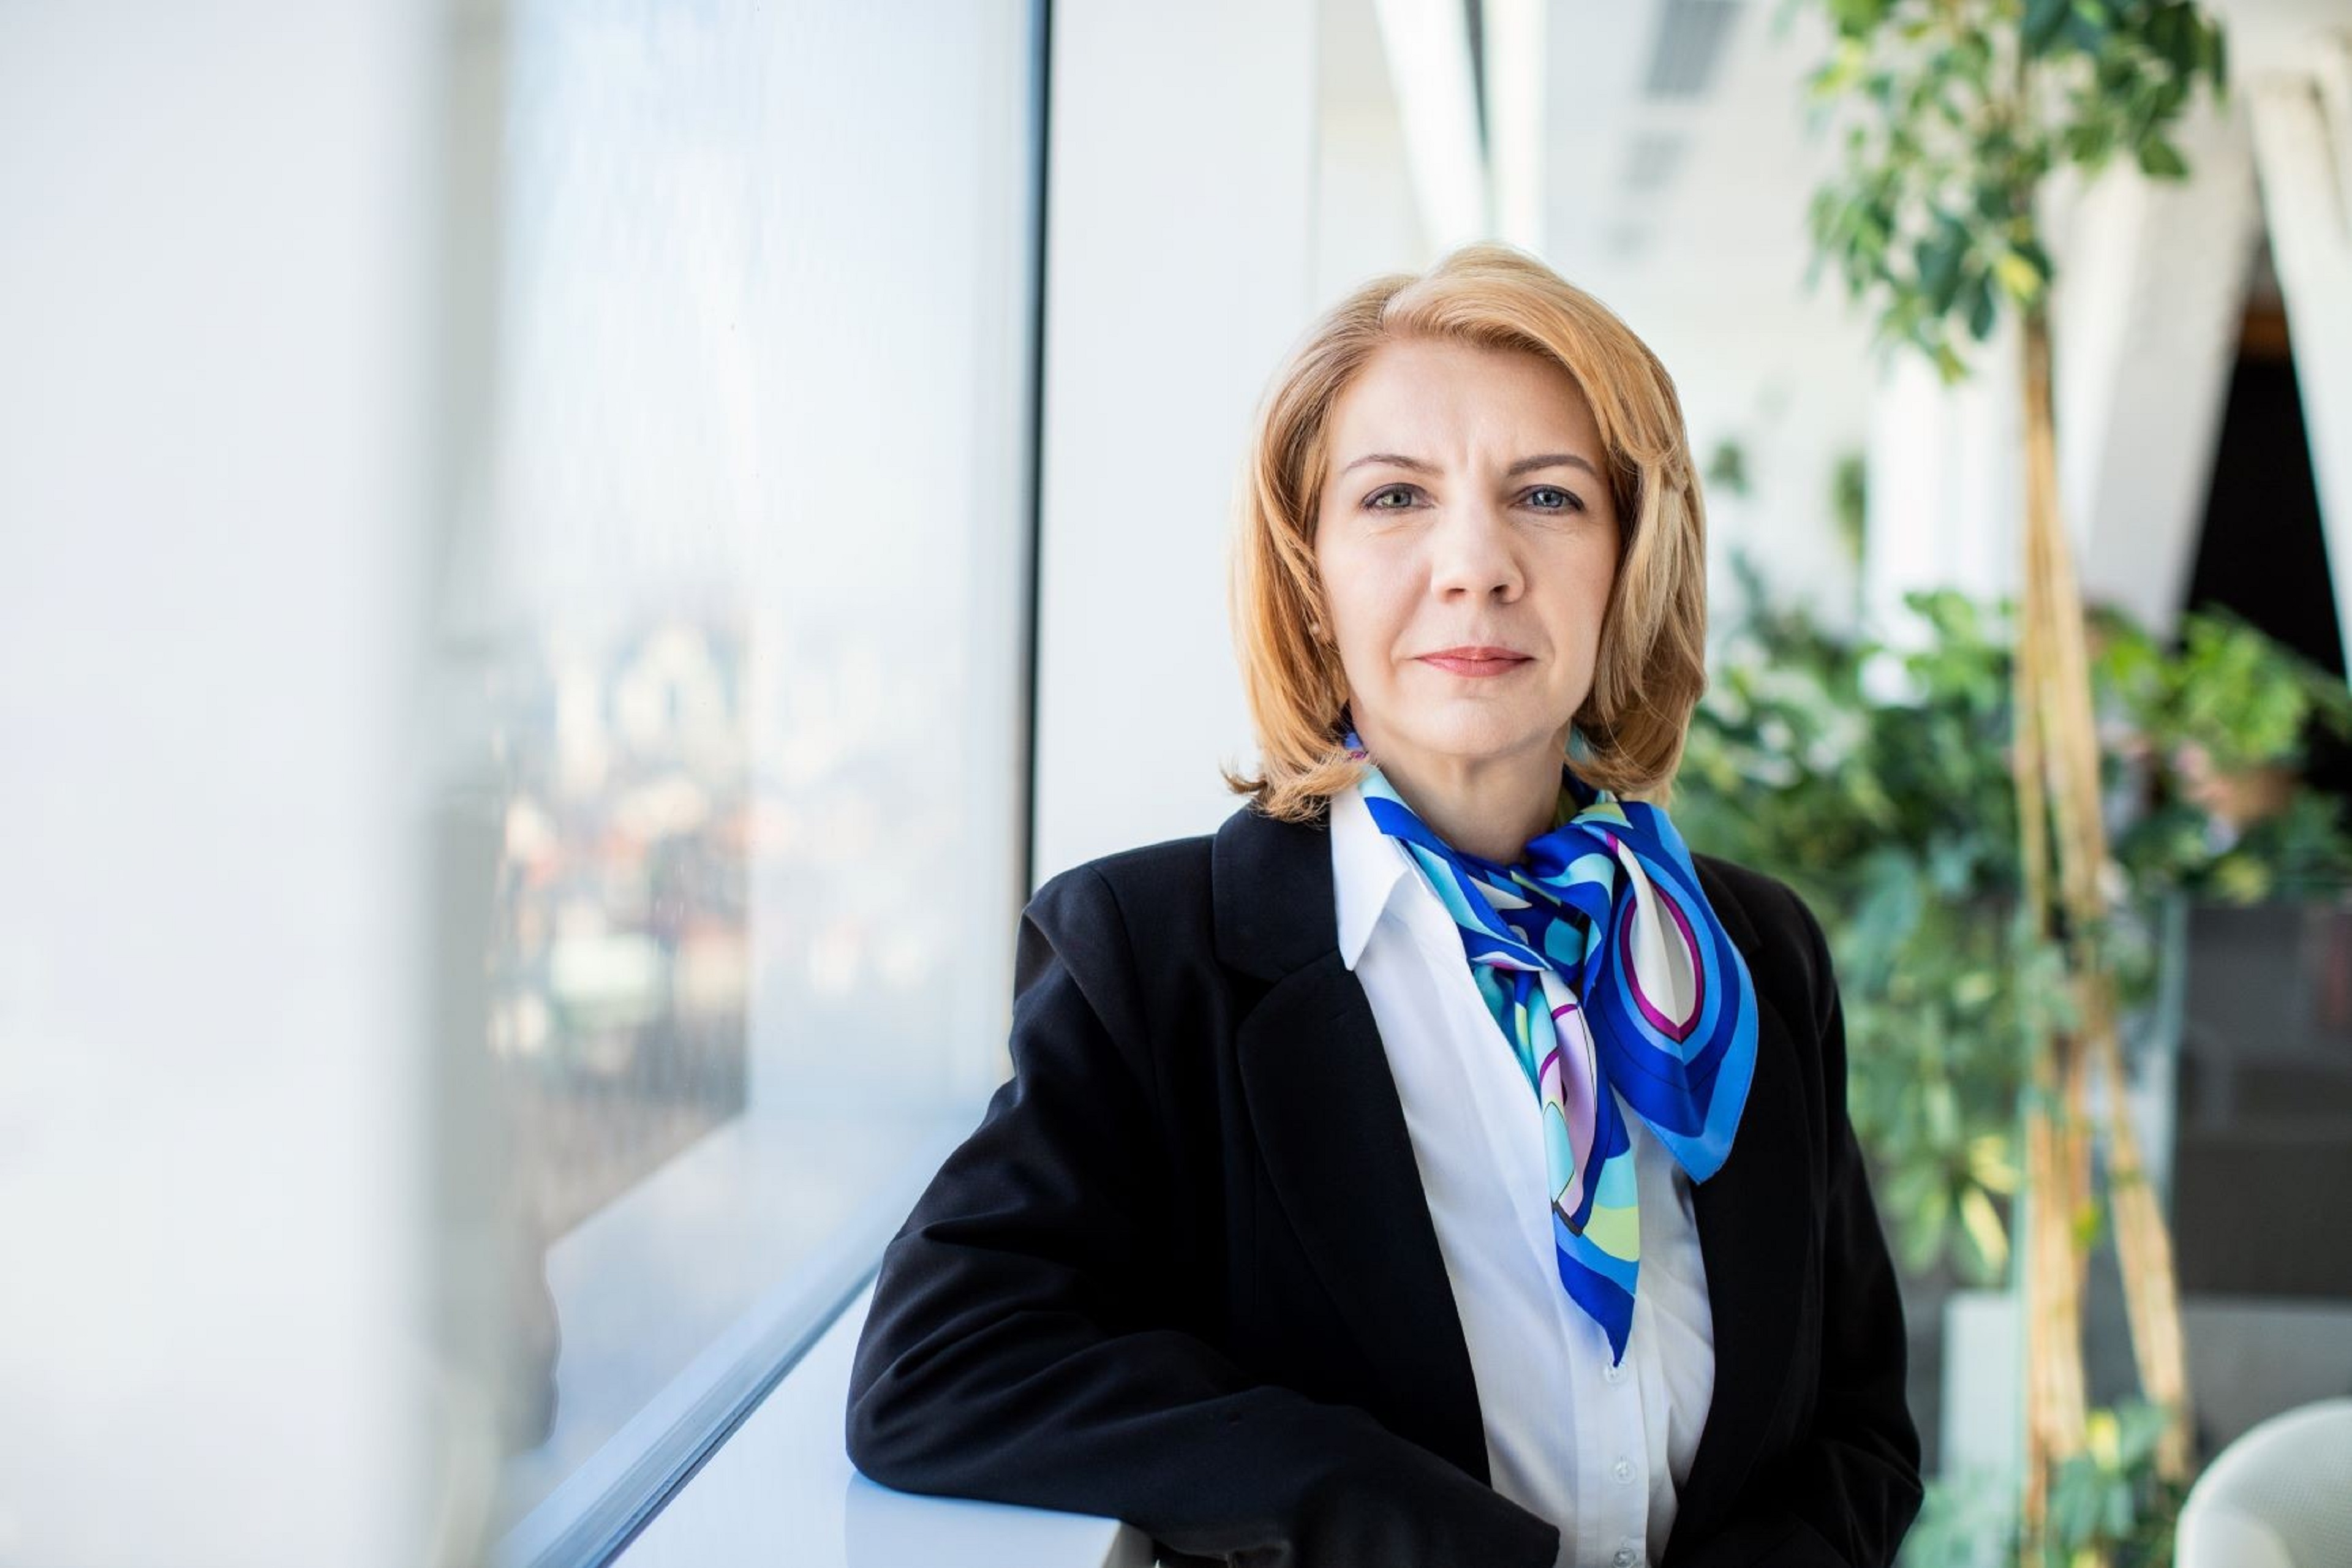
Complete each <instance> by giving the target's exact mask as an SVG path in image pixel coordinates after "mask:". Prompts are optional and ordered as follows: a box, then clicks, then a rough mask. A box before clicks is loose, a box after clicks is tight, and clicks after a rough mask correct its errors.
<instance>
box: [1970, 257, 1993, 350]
mask: <svg viewBox="0 0 2352 1568" xmlns="http://www.w3.org/2000/svg"><path fill="white" fill-rule="evenodd" d="M1963 303H1965V304H1966V306H1967V307H1968V312H1969V336H1970V337H1972V338H1974V339H1976V341H1977V342H1984V341H1985V340H1986V339H1987V338H1989V337H1990V336H1992V328H1993V321H1995V319H1996V317H1997V316H1998V314H1999V300H1997V299H1996V297H1995V295H1994V293H1993V288H1992V274H1991V273H1990V272H1988V271H1985V270H1983V269H1981V268H1979V270H1977V271H1975V272H1973V273H1971V274H1970V275H1969V282H1968V287H1967V289H1966V290H1965V291H1964V294H1963Z"/></svg>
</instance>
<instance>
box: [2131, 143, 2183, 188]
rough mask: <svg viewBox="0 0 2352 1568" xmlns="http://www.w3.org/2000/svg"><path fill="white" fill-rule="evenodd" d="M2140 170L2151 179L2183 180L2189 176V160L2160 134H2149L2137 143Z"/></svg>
mask: <svg viewBox="0 0 2352 1568" xmlns="http://www.w3.org/2000/svg"><path fill="white" fill-rule="evenodd" d="M2139 167H2140V172H2141V173H2142V174H2146V175H2147V176H2148V178H2150V179H2152V180H2185V179H2187V178H2188V177H2189V160H2188V159H2186V158H2184V157H2182V156H2181V155H2180V149H2179V148H2178V147H2175V146H2174V145H2173V144H2172V143H2171V142H2167V141H2166V140H2165V139H2164V138H2163V137H2161V136H2150V137H2149V138H2148V139H2147V141H2145V142H2141V143H2140V144H2139Z"/></svg>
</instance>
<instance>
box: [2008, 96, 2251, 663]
mask: <svg viewBox="0 0 2352 1568" xmlns="http://www.w3.org/2000/svg"><path fill="white" fill-rule="evenodd" d="M2173 139H2174V140H2175V142H2178V143H2179V145H2180V147H2181V149H2182V151H2183V152H2184V153H2186V155H2187V157H2188V160H2189V169H2190V171H2191V174H2190V177H2189V179H2188V180H2187V181H2184V182H2172V181H2158V180H2150V179H2148V178H2147V176H2145V175H2143V174H2141V173H2140V172H2139V170H2138V168H2137V166H2136V165H2135V164H2133V163H2131V162H2130V161H2129V160H2127V159H2126V160H2118V161H2117V162H2116V163H2114V164H2112V165H2110V166H2109V168H2108V170H2107V172H2106V174H2105V175H2104V177H2102V178H2101V179H2100V180H2099V181H2098V182H2097V183H2096V184H2093V185H2092V186H2091V187H2090V189H2089V190H2087V191H2086V192H2084V195H2083V199H2082V202H2081V204H2080V205H2079V206H2078V207H2077V208H2076V209H2075V211H2074V216H2073V222H2072V224H2071V226H2070V228H2069V232H2068V235H2067V244H2066V246H2065V247H2064V250H2063V254H2062V257H2061V260H2060V270H2059V276H2058V289H2057V294H2056V298H2055V300H2053V312H2054V318H2055V321H2054V326H2055V331H2056V333H2057V343H2056V345H2055V348H2054V351H2053V359H2054V362H2055V363H2054V368H2053V374H2054V376H2055V378H2056V382H2057V418H2058V468H2059V478H2060V481H2061V487H2062V491H2063V496H2064V500H2065V508H2066V517H2067V521H2068V524H2069V526H2070V528H2071V529H2072V531H2073V533H2074V539H2075V540H2076V541H2077V545H2078V548H2079V549H2080V551H2081V552H2082V553H2081V566H2080V577H2081V581H2082V584H2083V591H2084V595H2085V596H2086V597H2087V598H2089V599H2091V600H2093V601H2105V602H2108V603H2112V604H2115V605H2118V606H2119V607H2121V608H2122V609H2124V610H2126V611H2127V612H2128V613H2130V614H2131V616H2133V617H2134V618H2135V619H2137V620H2138V621H2139V622H2140V623H2141V624H2142V625H2144V626H2147V627H2148V628H2149V629H2150V630H2151V631H2152V632H2154V633H2156V634H2157V635H2158V636H2167V635H2169V633H2170V632H2171V630H2172V628H2173V626H2174V623H2175V622H2176V621H2177V620H2178V619H2179V612H2180V609H2181V599H2182V597H2183V596H2184V595H2186V594H2187V592H2188V587H2189V573H2190V571H2191V569H2192V568H2193V567H2194V566H2195V564H2196V559H2197V547H2198V541H2199V538H2200V534H2201V532H2202V531H2203V527H2204V521H2205V502H2206V498H2207V495H2208V493H2209V491H2210V489H2211V484H2212V471H2213V456H2214V451H2215V448H2216V447H2217V446H2218V444H2219V442H2220V438H2221V415H2222V410H2223V406H2224V405H2225V404H2226V403H2227V401H2228V397H2229V390H2230V376H2231V369H2232V367H2233V366H2234V365H2235V363H2236V360H2237V348H2238V336H2239V326H2240V322H2241V321H2242V318H2243V315H2244V310H2245V294H2246V279H2247V275H2248V273H2249V272H2250V271H2251V270H2252V265H2253V257H2254V248H2255V245H2256V243H2257V241H2258V239H2259V237H2260V222H2261V219H2260V215H2259V214H2258V212H2257V211H2256V205H2255V197H2254V175H2253V157H2252V142H2251V138H2250V136H2249V133H2248V131H2247V127H2246V123H2245V115H2244V111H2243V110H2242V109H2239V110H2234V111H2233V112H2224V111H2222V110H2217V109H2216V108H2214V107H2213V106H2212V104H2211V103H2210V100H2206V99H2201V98H2200V100H2198V107H2197V109H2196V110H2194V111H2193V112H2192V113H2191V114H2189V116H2188V117H2187V118H2186V119H2185V120H2184V121H2183V122H2182V123H2181V125H2180V126H2179V129H2178V130H2177V132H2175V134H2174V138H2173Z"/></svg>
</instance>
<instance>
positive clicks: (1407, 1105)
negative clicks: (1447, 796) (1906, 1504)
mask: <svg viewBox="0 0 2352 1568" xmlns="http://www.w3.org/2000/svg"><path fill="white" fill-rule="evenodd" d="M1330 820H1331V869H1332V886H1333V893H1334V898H1335V900H1336V902H1337V905H1338V910H1337V912H1338V915H1339V955H1340V957H1341V959H1342V960H1343V961H1345V963H1347V965H1348V967H1349V969H1351V970H1353V971H1354V972H1355V975H1356V978H1357V980H1358V981H1359V982H1360V984H1362V985H1363V988H1364V994H1365V996H1366V998H1367V999H1368V1000H1369V1001H1370V1004H1371V1008H1372V1016H1373V1019H1374V1021H1375V1022H1376V1023H1377V1024H1378V1025H1379V1026H1380V1032H1381V1044H1382V1045H1383V1046H1384V1047H1386V1050H1387V1053H1388V1059H1389V1068H1390V1070H1391V1074H1392V1075H1393V1077H1394V1078H1395V1079H1396V1086H1397V1094H1398V1097H1399V1098H1400V1099H1401V1100H1402V1101H1403V1104H1404V1119H1405V1126H1406V1128H1407V1129H1408V1130H1409V1131H1411V1133H1412V1151H1413V1156H1414V1159H1415V1161H1416V1162H1417V1163H1419V1165H1420V1167H1421V1182H1422V1189H1423V1192H1424V1193H1425V1194H1427V1197H1428V1201H1429V1212H1430V1217H1431V1219H1432V1220H1433V1222H1434V1223H1435V1226H1436V1229H1437V1242H1438V1249H1439V1250H1440V1252H1442V1253H1443V1254H1444V1259H1445V1270H1446V1274H1447V1276H1448V1278H1449V1279H1450V1280H1451V1282H1452V1284H1453V1287H1454V1308H1455V1310H1456V1311H1457V1312H1458V1313H1459V1315H1460V1317H1461V1320H1462V1333H1463V1338H1464V1339H1465V1341H1466V1342H1467V1343H1468V1345H1469V1350H1470V1366H1471V1370H1472V1373H1474V1374H1475V1377H1476V1380H1477V1386H1478V1405H1479V1409H1480V1411H1481V1413H1482V1414H1483V1415H1484V1417H1485V1422H1486V1460H1487V1467H1488V1469H1489V1472H1490V1474H1491V1476H1492V1479H1493V1484H1494V1488H1495V1489H1496V1491H1497V1492H1499V1493H1501V1494H1502V1495H1503V1496H1505V1497H1507V1498H1509V1499H1511V1500H1513V1501H1514V1502H1517V1503H1518V1504H1519V1505H1521V1506H1522V1507H1524V1508H1526V1509H1528V1510H1530V1511H1531V1512H1534V1513H1537V1514H1540V1515H1541V1516H1543V1517H1544V1518H1546V1519H1549V1520H1551V1521H1553V1522H1555V1523H1557V1524H1558V1525H1559V1527H1560V1550H1559V1563H1558V1568H1603V1565H1607V1568H1633V1565H1634V1564H1637V1563H1656V1562H1657V1561H1658V1559H1659V1558H1660V1557H1661V1556H1662V1555H1663V1554H1664V1552H1665V1547H1666V1533H1667V1531H1669V1530H1670V1529H1671V1528H1672V1527H1673V1525H1674V1521H1675V1495H1676V1488H1677V1487H1679V1486H1680V1485H1681V1484H1682V1483H1683V1482H1684V1481H1685V1480H1686V1479H1688V1477H1689V1475H1690V1463H1691V1456H1692V1455H1693V1454H1695V1453H1696V1451H1697V1449H1698V1436H1699V1429H1700V1427H1701V1426H1704V1425H1705V1423H1706V1411H1707V1405H1708V1402H1709V1400H1710V1399H1711V1398H1712V1396H1713V1394H1714V1388H1715V1326H1714V1321H1713V1319H1712V1318H1711V1317H1710V1316H1709V1314H1708V1309H1707V1295H1706V1267H1705V1265H1704V1263H1703V1261H1702V1260H1701V1258H1700V1255H1699V1244H1698V1230H1697V1226H1696V1222H1695V1221H1694V1219H1693V1217H1692V1211H1691V1197H1690V1181H1689V1178H1688V1177H1687V1176H1686V1175H1685V1173H1684V1172H1683V1170H1682V1169H1681V1167H1680V1166H1678V1165H1676V1164H1675V1162H1674V1159H1673V1157H1672V1156H1671V1155H1669V1154H1668V1153H1667V1152H1666V1151H1665V1149H1664V1146H1663V1145H1662V1144H1660V1143H1659V1142H1658V1141H1657V1140H1656V1138H1655V1137H1654V1136H1653V1135H1652V1134H1651V1133H1650V1131H1649V1130H1648V1129H1647V1128H1646V1127H1644V1126H1643V1124H1642V1123H1641V1121H1639V1120H1638V1119H1636V1118H1635V1117H1633V1115H1632V1113H1631V1112H1628V1113H1627V1114H1626V1118H1625V1121H1626V1126H1627V1129H1628V1130H1629V1131H1630V1133H1631V1135H1632V1138H1633V1150H1634V1172H1635V1176H1636V1183H1637V1187H1638V1190H1639V1193H1640V1197H1639V1204H1640V1208H1641V1216H1642V1268H1641V1278H1640V1280H1639V1282H1638V1284H1637V1286H1636V1288H1635V1290H1634V1296H1633V1329H1632V1332H1631V1335H1630V1337H1629V1338H1628V1340H1627V1342H1626V1346H1625V1359H1624V1362H1623V1363H1622V1365H1617V1366H1612V1365H1611V1364H1610V1359H1609V1340H1608V1336H1607V1335H1606V1334H1604V1333H1603V1332H1602V1331H1601V1326H1600V1325H1599V1324H1598V1323H1595V1322H1594V1321H1592V1320H1591V1318H1589V1317H1587V1316H1586V1315H1585V1313H1584V1311H1583V1310H1582V1309H1581V1308H1580V1307H1578V1306H1577V1305H1576V1303H1575V1302H1574V1301H1572V1300H1570V1299H1569V1295H1568V1291H1567V1290H1566V1289H1565V1288H1564V1287H1562V1286H1561V1284H1560V1281H1559V1270H1558V1266H1557V1264H1556V1263H1555V1262H1554V1259H1553V1250H1552V1237H1551V1216H1550V1213H1549V1208H1548V1207H1547V1205H1546V1204H1545V1201H1544V1197H1545V1193H1546V1191H1547V1188H1546V1185H1545V1170H1544V1151H1543V1126H1542V1121H1541V1111H1540V1109H1539V1105H1538V1101H1537V1100H1536V1098H1535V1092H1534V1090H1532V1089H1529V1088H1528V1080H1527V1078H1526V1075H1525V1074H1524V1073H1523V1072H1522V1071H1521V1070H1520V1068H1519V1064H1518V1061H1517V1058H1516V1057H1515V1056H1514V1055H1513V1054H1512V1051H1511V1047H1510V1044H1509V1042H1508V1041H1507V1040H1505V1039H1504V1038H1503V1035H1502V1031H1501V1030H1500V1029H1498V1028H1496V1025H1495V1017H1494V1015H1493V1014H1492V1013H1490V1012H1488V1011H1487V1010H1486V1000H1485V998H1484V997H1483V996H1481V995H1480V994H1479V991H1478V986H1477V983H1476V982H1475V980H1473V979H1472V978H1471V977H1470V967H1469V964H1468V963H1467V962H1466V961H1465V959H1464V957H1463V952H1462V939H1461V937H1460V936H1459V935H1458V934H1456V930H1455V927H1454V918H1453V916H1452V915H1450V914H1449V913H1447V912H1446V910H1445V906H1444V904H1443V903H1441V902H1440V901H1439V900H1438V897H1437V895H1436V893H1435V892H1433V890H1432V889H1430V887H1429V884H1428V883H1427V882H1426V881H1425V880H1423V878H1422V877H1421V875H1420V873H1419V868H1418V867H1417V866H1416V865H1415V864H1414V862H1413V861H1412V858H1411V856H1410V854H1409V852H1408V851H1406V849H1405V848H1404V847H1403V846H1402V845H1401V844H1399V843H1398V842H1397V841H1396V840H1395V839H1393V838H1391V837H1388V836H1387V835H1385V834H1383V833H1382V832H1381V830H1380V827H1379V825H1378V824H1376V823H1374V822H1373V820H1372V816H1371V812H1370V809H1369V808H1368V807H1367V806H1366V805H1365V804H1364V796H1363V792H1362V791H1361V789H1360V788H1356V787H1350V788H1349V789H1348V790H1347V791H1346V792H1344V793H1343V794H1341V795H1337V796H1334V797H1333V799H1332V802H1331V818H1330Z"/></svg>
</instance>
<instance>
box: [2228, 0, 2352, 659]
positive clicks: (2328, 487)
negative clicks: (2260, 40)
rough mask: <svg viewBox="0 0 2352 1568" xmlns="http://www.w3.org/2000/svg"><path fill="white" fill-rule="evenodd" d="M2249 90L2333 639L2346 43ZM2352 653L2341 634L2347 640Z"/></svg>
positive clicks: (2342, 592)
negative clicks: (2315, 499)
mask: <svg viewBox="0 0 2352 1568" xmlns="http://www.w3.org/2000/svg"><path fill="white" fill-rule="evenodd" d="M2313 57H2314V62H2315V63H2314V64H2313V67H2312V68H2311V70H2310V71H2309V72H2308V73H2307V74H2297V73H2283V74H2279V75H2273V76H2268V77H2264V78H2263V79H2260V80H2258V81H2256V82H2255V84H2254V86H2253V90H2252V94H2251V96H2252V100H2253V126H2254V160H2255V164H2256V167H2257V168H2258V169H2259V170H2260V172H2261V175H2262V191H2263V216H2264V217H2265V218H2266V219H2267V221H2268V223H2269V226H2270V236H2271V259H2272V263H2273V266H2274V267H2275V268H2276V269H2277V271H2278V279H2279V292H2280V294H2281V295H2282V296H2283V297H2284V300H2285V302H2286V321H2287V331H2288V333H2289V335H2290V336H2291V338H2292V339H2293V342H2294V374H2295V385H2296V389H2297V390H2298V392H2300V394H2301V395H2302V401H2303V423H2304V429H2305V431H2306V432H2307V433H2308V435H2309V437H2310V440H2311V469H2312V477H2313V479H2315V480H2316V481H2317V484H2318V489H2319V516H2320V524H2321V527H2322V528H2323V529H2324V530H2325V531H2326V537H2327V574H2328V577H2329V579H2330V581H2331V582H2332V583H2333V584H2334V585H2335V589H2336V620H2337V623H2338V626H2339V627H2347V626H2352V43H2347V40H2346V39H2345V38H2344V37H2341V36H2339V37H2336V38H2335V39H2334V40H2332V41H2329V42H2326V43H2324V44H2321V45H2319V47H2315V49H2314V50H2313ZM2347 642H2352V632H2347Z"/></svg>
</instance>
